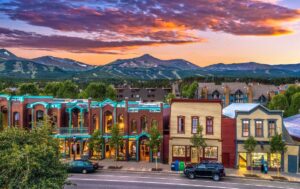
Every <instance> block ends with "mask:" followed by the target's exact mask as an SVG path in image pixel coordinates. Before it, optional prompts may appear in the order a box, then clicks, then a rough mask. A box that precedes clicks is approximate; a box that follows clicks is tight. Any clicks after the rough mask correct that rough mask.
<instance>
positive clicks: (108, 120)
mask: <svg viewBox="0 0 300 189" xmlns="http://www.w3.org/2000/svg"><path fill="white" fill-rule="evenodd" d="M112 126H113V115H112V113H111V112H110V111H107V112H105V114H104V131H105V133H111V129H112Z"/></svg>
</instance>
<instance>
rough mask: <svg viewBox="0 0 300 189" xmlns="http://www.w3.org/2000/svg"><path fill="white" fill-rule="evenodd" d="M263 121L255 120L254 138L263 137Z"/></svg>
mask: <svg viewBox="0 0 300 189" xmlns="http://www.w3.org/2000/svg"><path fill="white" fill-rule="evenodd" d="M263 127H264V126H263V121H262V120H256V121H255V137H263V136H264V129H263Z"/></svg>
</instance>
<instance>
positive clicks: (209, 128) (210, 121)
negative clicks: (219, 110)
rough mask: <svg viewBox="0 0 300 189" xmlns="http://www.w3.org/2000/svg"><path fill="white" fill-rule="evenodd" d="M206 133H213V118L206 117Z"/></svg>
mask: <svg viewBox="0 0 300 189" xmlns="http://www.w3.org/2000/svg"><path fill="white" fill-rule="evenodd" d="M206 134H207V135H213V134H214V118H213V117H206Z"/></svg>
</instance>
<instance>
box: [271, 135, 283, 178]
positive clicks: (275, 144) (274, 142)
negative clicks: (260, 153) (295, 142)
mask: <svg viewBox="0 0 300 189" xmlns="http://www.w3.org/2000/svg"><path fill="white" fill-rule="evenodd" d="M286 151H287V147H286V144H285V142H284V141H283V140H282V135H281V134H275V135H274V136H273V137H272V138H271V139H270V153H273V154H276V160H277V161H278V162H281V161H280V158H279V154H283V153H284V152H286ZM279 174H280V172H279V166H277V175H279Z"/></svg>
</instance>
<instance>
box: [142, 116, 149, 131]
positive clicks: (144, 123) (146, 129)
mask: <svg viewBox="0 0 300 189" xmlns="http://www.w3.org/2000/svg"><path fill="white" fill-rule="evenodd" d="M141 128H142V132H147V131H148V127H147V118H146V116H142V117H141Z"/></svg>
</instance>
